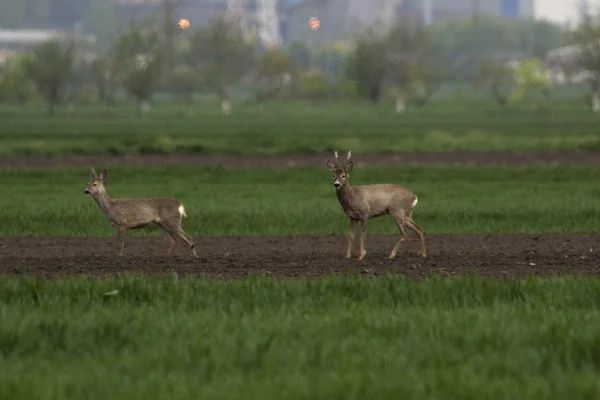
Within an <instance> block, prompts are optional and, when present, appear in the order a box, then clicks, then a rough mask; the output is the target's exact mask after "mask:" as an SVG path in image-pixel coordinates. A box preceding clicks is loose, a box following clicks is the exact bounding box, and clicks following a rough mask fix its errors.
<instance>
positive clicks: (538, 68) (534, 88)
mask: <svg viewBox="0 0 600 400" xmlns="http://www.w3.org/2000/svg"><path fill="white" fill-rule="evenodd" d="M514 76H515V83H516V87H515V91H514V93H513V97H514V98H515V99H516V100H521V101H526V102H533V101H535V98H536V97H537V98H539V97H548V96H549V95H550V90H551V88H552V84H551V82H550V79H549V78H548V76H547V75H546V73H545V71H544V69H543V68H542V63H541V61H540V60H538V59H536V58H530V59H524V60H521V61H520V62H519V64H518V66H517V67H516V69H515V71H514Z"/></svg>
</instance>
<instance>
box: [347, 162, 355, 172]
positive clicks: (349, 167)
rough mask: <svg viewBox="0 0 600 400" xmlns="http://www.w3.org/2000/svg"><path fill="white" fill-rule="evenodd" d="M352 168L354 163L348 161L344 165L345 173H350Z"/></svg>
mask: <svg viewBox="0 0 600 400" xmlns="http://www.w3.org/2000/svg"><path fill="white" fill-rule="evenodd" d="M352 168H354V161H352V160H350V161H348V163H347V164H346V172H350V171H352Z"/></svg>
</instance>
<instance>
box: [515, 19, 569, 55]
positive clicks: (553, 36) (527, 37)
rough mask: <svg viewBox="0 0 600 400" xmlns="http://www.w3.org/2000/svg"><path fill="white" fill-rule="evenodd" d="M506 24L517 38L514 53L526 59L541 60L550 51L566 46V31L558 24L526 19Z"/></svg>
mask: <svg viewBox="0 0 600 400" xmlns="http://www.w3.org/2000/svg"><path fill="white" fill-rule="evenodd" d="M508 24H509V26H512V28H513V29H514V32H515V35H516V37H517V48H516V49H515V50H516V52H518V53H521V54H523V55H525V56H527V57H534V58H543V57H544V56H545V55H546V53H548V52H549V51H550V50H552V49H556V48H558V47H561V46H564V45H566V44H567V40H568V31H567V30H566V29H565V28H563V27H562V26H560V25H558V24H555V23H552V22H549V21H538V20H528V19H527V20H517V21H514V22H513V21H509V22H508Z"/></svg>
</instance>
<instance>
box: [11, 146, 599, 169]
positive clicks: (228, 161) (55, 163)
mask: <svg viewBox="0 0 600 400" xmlns="http://www.w3.org/2000/svg"><path fill="white" fill-rule="evenodd" d="M328 157H331V154H289V155H261V154H244V155H230V154H210V155H209V154H172V155H168V154H156V155H131V156H62V157H0V168H56V167H89V166H95V167H110V166H115V165H128V166H139V167H150V166H228V167H294V166H308V167H322V166H324V165H325V164H324V163H325V160H326V159H327V158H328ZM354 158H355V163H356V164H357V165H358V166H381V167H384V166H411V165H414V166H424V165H457V166H458V165H460V166H533V165H546V166H548V165H556V166H558V165H582V166H584V165H587V166H599V165H600V154H599V153H593V152H544V153H508V152H448V153H423V152H414V153H394V154H360V152H358V149H357V151H356V154H355V156H354Z"/></svg>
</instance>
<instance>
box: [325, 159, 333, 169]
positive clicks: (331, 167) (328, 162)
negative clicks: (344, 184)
mask: <svg viewBox="0 0 600 400" xmlns="http://www.w3.org/2000/svg"><path fill="white" fill-rule="evenodd" d="M327 168H329V169H334V168H335V166H334V165H333V164H332V163H331V161H329V160H327Z"/></svg>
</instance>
